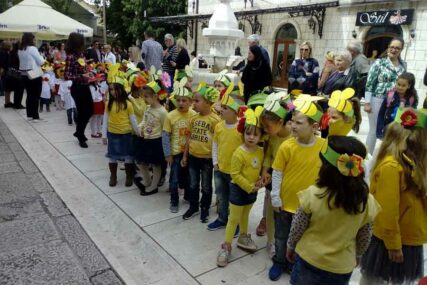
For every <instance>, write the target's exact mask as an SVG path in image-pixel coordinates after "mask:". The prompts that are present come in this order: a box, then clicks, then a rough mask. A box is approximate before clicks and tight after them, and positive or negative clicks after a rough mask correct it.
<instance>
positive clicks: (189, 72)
mask: <svg viewBox="0 0 427 285" xmlns="http://www.w3.org/2000/svg"><path fill="white" fill-rule="evenodd" d="M188 77H190V78H192V77H193V69H192V68H191V67H190V66H188V65H186V66H185V69H184V70H182V69H181V70H178V69H177V70H175V76H174V80H175V81H180V80H181V79H183V78H188Z"/></svg>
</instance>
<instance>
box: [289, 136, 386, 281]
mask: <svg viewBox="0 0 427 285" xmlns="http://www.w3.org/2000/svg"><path fill="white" fill-rule="evenodd" d="M366 152H367V151H366V147H365V146H364V145H363V144H362V143H361V142H360V141H358V140H357V139H356V138H353V137H345V136H329V138H328V143H327V144H325V147H324V148H323V150H322V152H321V156H320V159H321V161H322V166H321V168H320V171H319V177H318V179H317V181H316V184H315V185H312V186H310V187H309V188H308V189H307V190H304V191H301V192H298V194H297V195H298V199H299V202H300V206H299V208H298V210H297V212H296V213H295V215H294V218H293V220H292V226H291V231H290V233H289V238H288V242H287V254H286V256H287V259H288V261H290V262H292V263H293V262H295V264H294V266H293V270H292V274H291V284H292V285H302V284H334V285H346V284H348V282H349V280H350V277H351V274H352V271H353V269H354V268H355V267H356V265H357V264H358V262H359V260H360V257H361V256H362V254H363V253H364V252H365V251H366V249H367V248H368V246H369V240H370V238H371V235H372V223H373V221H374V217H375V216H376V214H377V212H378V211H379V209H380V207H379V205H378V203H377V202H376V201H375V199H374V197H373V196H372V195H371V194H369V187H368V185H367V184H366V183H365V181H364V180H363V176H364V169H363V167H362V165H363V158H364V157H365V156H366ZM294 252H296V253H297V254H298V256H297V257H296V258H295V253H294Z"/></svg>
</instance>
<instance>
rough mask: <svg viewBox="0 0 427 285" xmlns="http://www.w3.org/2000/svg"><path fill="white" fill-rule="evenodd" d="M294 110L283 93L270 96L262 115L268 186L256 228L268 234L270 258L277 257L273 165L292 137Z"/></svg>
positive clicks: (265, 173)
mask: <svg viewBox="0 0 427 285" xmlns="http://www.w3.org/2000/svg"><path fill="white" fill-rule="evenodd" d="M291 109H293V105H292V103H291V101H290V97H289V96H288V95H287V94H286V93H283V92H278V93H274V94H270V95H269V96H268V97H267V101H266V102H265V103H264V111H263V112H262V114H261V123H262V126H263V129H264V132H265V133H266V134H267V135H268V136H269V137H268V141H267V147H266V148H265V156H264V164H263V168H262V179H263V183H264V184H265V185H266V186H265V188H266V191H265V196H264V208H263V218H262V219H261V221H260V223H259V225H258V226H257V228H256V234H257V235H258V236H263V235H265V233H267V247H266V249H267V251H268V254H269V256H270V258H273V256H274V255H275V247H274V211H273V207H272V205H271V197H270V193H271V173H272V168H271V166H272V164H273V161H274V158H275V157H276V154H277V151H278V149H279V147H280V145H281V144H282V143H283V142H284V141H285V140H287V139H288V138H289V137H290V135H291V125H290V119H291V117H292V114H291V113H290V112H289V110H291Z"/></svg>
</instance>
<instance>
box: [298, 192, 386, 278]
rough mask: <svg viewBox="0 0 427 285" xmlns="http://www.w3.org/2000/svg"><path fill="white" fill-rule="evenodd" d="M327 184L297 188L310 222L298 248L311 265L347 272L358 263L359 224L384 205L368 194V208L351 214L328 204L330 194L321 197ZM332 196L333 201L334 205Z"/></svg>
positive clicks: (362, 224)
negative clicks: (299, 190) (303, 188)
mask: <svg viewBox="0 0 427 285" xmlns="http://www.w3.org/2000/svg"><path fill="white" fill-rule="evenodd" d="M325 190H326V188H318V187H317V186H315V185H313V186H310V187H309V188H308V189H307V190H304V191H301V192H298V194H297V195H298V198H299V201H300V204H301V207H302V208H303V210H304V212H305V213H306V214H310V215H311V217H310V223H309V226H308V228H307V229H306V231H305V232H304V235H303V236H302V238H301V239H300V240H299V242H298V244H297V246H296V249H295V251H296V252H297V253H298V255H299V256H301V258H302V259H304V260H305V261H307V262H308V263H310V264H311V265H313V266H315V267H317V268H320V269H322V270H325V271H329V272H333V273H337V274H346V273H350V272H352V271H353V269H354V268H355V267H356V236H357V232H358V231H359V229H360V228H362V227H363V226H364V225H366V224H367V223H372V222H373V220H374V218H375V216H376V215H377V213H378V212H379V211H380V209H381V207H380V206H379V204H378V203H377V202H376V201H375V199H374V197H373V196H372V195H371V194H369V197H368V202H367V204H366V208H365V211H364V212H363V213H360V214H355V215H350V214H348V213H346V212H345V211H344V209H342V208H332V209H330V208H329V206H328V196H325V197H323V198H319V195H321V194H323V193H324V192H325ZM333 203H334V202H333V200H332V201H331V202H330V205H333Z"/></svg>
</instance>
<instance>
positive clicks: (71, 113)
mask: <svg viewBox="0 0 427 285" xmlns="http://www.w3.org/2000/svg"><path fill="white" fill-rule="evenodd" d="M67 119H68V124H69V125H71V124H72V123H73V120H74V123H77V110H76V108H70V109H67Z"/></svg>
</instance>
